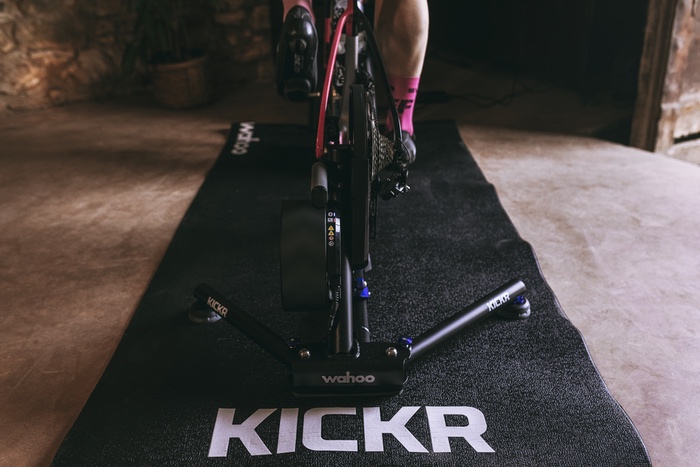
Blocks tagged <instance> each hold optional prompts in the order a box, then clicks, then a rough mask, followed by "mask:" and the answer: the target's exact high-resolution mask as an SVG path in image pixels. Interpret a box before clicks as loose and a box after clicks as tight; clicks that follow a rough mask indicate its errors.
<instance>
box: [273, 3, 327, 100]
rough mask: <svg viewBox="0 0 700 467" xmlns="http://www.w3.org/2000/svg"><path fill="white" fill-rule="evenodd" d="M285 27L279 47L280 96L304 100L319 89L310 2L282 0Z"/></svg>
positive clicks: (278, 84)
mask: <svg viewBox="0 0 700 467" xmlns="http://www.w3.org/2000/svg"><path fill="white" fill-rule="evenodd" d="M283 4H284V26H283V27H282V32H281V34H280V40H279V45H278V47H277V62H276V71H275V75H276V77H275V79H276V84H277V92H278V93H279V94H280V95H282V96H284V97H287V98H288V99H290V100H305V99H306V98H307V96H308V94H309V93H310V92H312V91H314V90H315V89H316V83H317V70H316V54H317V51H318V35H317V34H316V28H315V26H314V16H313V8H312V1H311V0H283Z"/></svg>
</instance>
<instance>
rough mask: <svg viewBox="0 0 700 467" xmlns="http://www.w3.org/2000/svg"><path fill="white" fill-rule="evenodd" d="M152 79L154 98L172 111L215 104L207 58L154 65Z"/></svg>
mask: <svg viewBox="0 0 700 467" xmlns="http://www.w3.org/2000/svg"><path fill="white" fill-rule="evenodd" d="M151 78H152V81H153V96H154V97H155V99H156V100H157V101H158V102H160V103H161V104H163V105H165V106H167V107H170V108H172V109H186V108H190V107H197V106H200V105H205V104H208V103H210V102H211V100H212V96H213V92H212V91H213V86H212V83H211V78H210V73H209V72H208V69H207V57H206V56H204V57H199V58H195V59H192V60H189V61H187V62H182V63H168V64H161V65H154V66H153V69H152V74H151Z"/></svg>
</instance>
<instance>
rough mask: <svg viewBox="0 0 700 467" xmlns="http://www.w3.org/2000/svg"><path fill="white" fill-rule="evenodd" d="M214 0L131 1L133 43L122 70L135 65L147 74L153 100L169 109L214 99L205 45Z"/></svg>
mask: <svg viewBox="0 0 700 467" xmlns="http://www.w3.org/2000/svg"><path fill="white" fill-rule="evenodd" d="M213 2H214V0H131V7H132V8H133V11H134V13H135V22H134V31H133V38H132V41H131V42H130V43H129V44H128V45H127V47H126V49H125V51H124V55H123V57H122V69H123V70H124V72H125V73H127V74H129V73H132V72H133V70H134V68H135V66H136V63H137V62H138V61H140V62H141V63H143V64H145V65H146V66H147V67H148V69H149V72H150V75H151V82H152V85H153V95H154V97H155V99H156V100H157V101H158V102H160V103H161V104H164V105H166V106H168V107H171V108H189V107H195V106H199V105H203V104H206V103H208V102H209V101H210V100H211V97H212V95H213V86H212V83H211V78H210V74H209V73H208V71H207V56H206V54H205V53H204V50H205V47H202V43H203V42H206V39H204V38H203V37H202V36H204V35H205V33H206V31H207V30H208V28H207V27H206V26H207V20H208V19H210V18H211V17H212V15H211V14H210V13H211V7H212V6H213Z"/></svg>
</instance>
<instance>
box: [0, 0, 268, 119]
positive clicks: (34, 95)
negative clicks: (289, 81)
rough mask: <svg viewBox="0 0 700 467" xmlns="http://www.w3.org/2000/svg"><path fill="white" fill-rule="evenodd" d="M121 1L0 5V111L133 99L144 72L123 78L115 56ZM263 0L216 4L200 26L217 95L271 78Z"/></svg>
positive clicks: (125, 10) (125, 27)
mask: <svg viewBox="0 0 700 467" xmlns="http://www.w3.org/2000/svg"><path fill="white" fill-rule="evenodd" d="M129 3H130V2H129V1H126V0H0V110H4V109H31V108H39V107H47V106H53V105H60V104H64V103H69V102H76V101H81V100H91V99H104V98H111V97H117V96H124V95H130V94H135V93H140V92H143V91H145V90H146V88H147V86H148V81H147V79H146V78H145V76H146V74H145V71H144V67H141V68H139V69H137V72H136V73H135V74H134V75H132V76H129V77H128V78H127V77H124V76H123V73H122V72H121V67H120V65H121V57H122V54H123V52H124V49H125V47H126V44H127V42H128V41H129V39H130V37H131V32H132V28H133V21H134V19H135V17H134V14H133V13H132V12H131V11H130V9H129ZM269 17H270V10H269V7H268V2H267V1H264V0H219V1H218V2H216V9H215V10H213V11H212V18H211V20H212V21H211V27H210V28H207V30H206V32H207V34H208V37H207V42H208V43H209V47H210V52H211V56H212V58H213V60H212V62H213V63H214V68H215V70H216V71H217V79H216V82H217V83H218V84H219V85H221V87H222V90H224V91H226V90H229V89H230V87H231V86H233V85H235V84H236V83H240V82H242V81H252V80H259V79H270V78H271V74H272V58H271V50H272V47H271V45H270V44H271V41H270V18H269Z"/></svg>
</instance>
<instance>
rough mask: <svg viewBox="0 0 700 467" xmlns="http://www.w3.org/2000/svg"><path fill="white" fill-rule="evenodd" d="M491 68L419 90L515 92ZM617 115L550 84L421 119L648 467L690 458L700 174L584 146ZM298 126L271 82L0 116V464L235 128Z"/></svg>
mask: <svg viewBox="0 0 700 467" xmlns="http://www.w3.org/2000/svg"><path fill="white" fill-rule="evenodd" d="M486 71H489V70H482V69H478V68H472V69H467V70H465V69H454V67H450V66H449V65H446V64H445V63H441V62H435V61H431V62H429V63H428V66H427V67H426V74H425V78H424V83H423V88H424V89H426V90H442V91H445V92H447V93H450V94H455V93H460V92H461V90H463V89H469V90H470V91H474V90H477V92H482V93H484V94H488V95H499V93H500V94H503V93H504V92H506V91H508V89H509V84H508V79H509V78H507V77H504V76H502V75H499V73H496V72H494V71H493V70H490V73H492V74H491V75H488V73H487V74H486V75H488V76H489V78H488V79H486V80H485V79H484V78H483V77H484V76H486V75H485V74H484V73H485V72H486ZM446 76H448V77H449V78H445V77H446ZM628 113H629V109H624V108H621V107H620V106H616V105H598V106H583V105H582V103H581V102H580V99H578V97H577V96H576V94H575V93H572V92H570V91H567V90H564V89H559V88H553V89H549V90H548V91H547V92H544V93H532V92H531V93H527V94H524V95H522V96H518V97H517V98H516V99H515V100H514V101H513V103H512V104H511V105H510V106H507V107H505V106H494V107H490V108H478V107H476V106H474V105H473V104H471V103H470V102H468V101H466V100H461V99H453V100H451V101H450V102H447V103H443V104H433V105H425V106H419V108H418V109H417V111H416V119H417V120H431V119H445V118H454V119H456V120H457V121H458V122H459V124H460V131H461V133H462V135H463V138H464V140H465V142H466V143H467V146H468V147H469V148H470V149H471V150H472V152H473V153H474V155H475V157H476V159H477V161H478V162H479V164H480V166H481V167H482V169H483V171H484V172H485V174H486V177H487V178H488V179H489V180H490V181H491V182H492V183H493V184H494V185H495V186H496V187H497V189H498V192H499V195H500V197H501V200H502V203H503V205H504V207H505V209H506V211H507V212H508V213H509V215H510V217H511V219H512V220H513V222H514V224H515V225H516V227H517V228H518V230H519V232H520V234H521V236H522V237H523V238H525V239H526V240H528V241H529V242H530V243H531V244H532V245H533V247H534V249H535V251H536V252H537V253H538V256H539V259H540V262H541V266H542V270H543V272H544V275H545V278H546V279H547V280H548V282H549V284H550V285H551V287H552V288H553V290H554V292H555V293H556V294H557V296H558V298H559V300H560V302H561V305H562V308H563V309H564V311H565V312H566V313H567V315H568V316H569V318H570V319H571V320H572V321H573V322H574V324H575V325H576V326H577V327H578V328H579V329H580V330H581V332H582V333H583V336H584V338H585V339H586V341H587V343H588V345H589V348H590V351H591V354H592V356H593V360H594V361H595V363H596V365H597V366H598V368H599V370H600V372H601V374H602V376H603V378H604V379H605V381H606V383H607V384H608V387H609V389H610V391H611V393H612V394H613V396H614V397H615V398H616V399H617V400H618V401H619V402H620V403H621V405H622V406H623V408H624V409H625V410H626V411H627V413H628V414H629V415H630V417H631V419H632V420H633V422H634V423H635V425H636V426H637V428H638V429H639V431H640V433H641V435H642V438H643V439H644V441H645V443H646V445H647V448H648V450H649V453H650V455H651V457H652V460H653V461H654V464H655V465H657V466H694V465H699V464H700V432H699V431H698V429H697V428H698V423H697V420H698V419H700V391H698V389H697V386H698V379H699V378H700V359H698V356H700V324H699V322H698V321H700V310H699V309H698V307H697V305H696V302H697V298H696V297H697V295H698V293H697V286H696V284H698V283H700V253H699V252H700V234H699V233H700V210H699V209H698V208H699V207H700V205H699V204H698V199H700V167H699V166H696V165H692V164H689V163H687V162H681V161H678V160H674V159H671V158H668V157H665V156H662V155H658V154H651V153H647V152H644V151H639V150H635V149H631V148H629V147H625V146H622V145H618V144H614V143H610V142H606V141H603V140H600V139H595V138H592V137H587V136H580V135H586V134H589V135H590V134H596V133H598V132H599V131H600V130H601V128H602V127H605V126H610V125H615V124H616V123H618V122H619V121H622V120H624V119H625V116H626V115H628ZM305 118H306V107H305V106H303V105H301V106H300V105H298V104H290V103H286V102H283V101H282V100H281V99H279V98H277V97H276V96H274V95H273V94H272V92H271V85H270V84H269V83H267V84H266V83H263V84H251V85H248V86H245V87H243V88H241V89H240V90H238V91H236V92H235V93H234V94H233V95H230V96H228V97H226V98H225V99H223V100H220V101H218V102H217V103H216V104H214V105H212V106H209V107H207V108H203V109H196V110H191V111H180V112H173V111H167V110H161V109H159V108H157V107H155V106H154V105H152V104H151V102H150V101H149V100H148V99H143V98H134V99H129V100H122V101H113V102H103V103H84V104H79V105H72V106H67V107H63V108H55V109H50V110H45V111H34V112H26V113H13V114H4V115H0V162H1V163H0V264H1V266H2V267H0V303H2V308H0V310H1V311H0V414H2V415H1V417H2V423H0V465H2V466H34V465H48V464H49V463H50V461H51V459H52V457H53V455H54V453H55V451H56V449H57V448H58V446H59V444H60V443H61V441H62V439H63V437H64V436H65V434H66V433H67V431H68V430H69V429H70V427H71V425H72V423H73V422H74V420H75V418H76V417H77V416H78V414H79V412H80V410H81V408H82V406H83V404H84V403H85V401H86V399H87V397H88V396H89V394H90V392H91V391H92V389H93V387H94V385H95V384H96V382H97V381H98V379H99V378H100V375H101V373H102V371H103V370H104V368H105V366H106V365H107V363H108V362H109V359H110V357H111V355H112V352H113V351H114V349H115V347H116V345H117V343H118V342H119V339H120V337H121V335H122V333H123V331H124V329H125V327H126V325H127V324H128V322H129V319H130V317H131V314H132V313H133V311H134V309H135V307H136V305H137V303H138V302H139V300H140V297H141V295H142V293H143V292H144V290H145V288H146V286H147V285H148V282H149V280H150V277H151V275H152V274H153V273H154V271H155V269H156V267H157V266H158V263H159V261H160V259H161V257H162V255H163V253H164V251H165V249H166V247H167V245H168V242H169V241H170V239H171V237H172V235H173V233H174V231H175V229H176V228H177V225H178V223H179V221H180V219H181V218H182V216H183V214H184V212H185V210H186V209H187V207H188V205H189V203H190V201H191V200H192V198H193V196H194V195H195V193H196V191H197V189H198V188H199V185H200V184H201V183H202V181H203V179H204V176H205V174H206V173H207V171H208V169H209V168H210V167H211V165H212V163H213V162H214V160H215V158H216V156H217V155H218V152H219V150H220V148H221V146H222V145H223V143H224V137H225V134H226V132H227V129H228V126H229V123H230V122H231V121H236V120H237V121H257V122H304V121H305ZM418 137H420V135H418ZM696 320H698V321H696Z"/></svg>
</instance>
